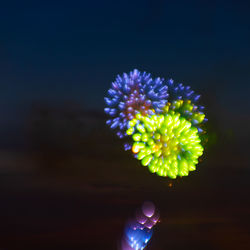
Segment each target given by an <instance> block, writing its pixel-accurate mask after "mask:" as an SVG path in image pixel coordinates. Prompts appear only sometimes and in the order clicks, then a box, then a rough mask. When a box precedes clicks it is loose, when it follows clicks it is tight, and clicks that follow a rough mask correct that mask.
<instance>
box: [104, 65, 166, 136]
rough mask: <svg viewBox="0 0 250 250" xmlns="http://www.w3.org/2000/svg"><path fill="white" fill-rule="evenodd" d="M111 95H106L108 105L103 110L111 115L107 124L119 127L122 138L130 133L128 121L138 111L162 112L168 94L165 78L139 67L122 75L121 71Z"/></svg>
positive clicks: (110, 92)
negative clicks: (152, 75)
mask: <svg viewBox="0 0 250 250" xmlns="http://www.w3.org/2000/svg"><path fill="white" fill-rule="evenodd" d="M108 95H109V97H105V98H104V100H105V102H106V105H107V107H106V108H105V109H104V111H105V112H106V113H107V114H108V115H109V116H110V117H111V119H109V120H108V121H107V124H108V125H110V128H111V129H118V132H117V135H118V136H119V137H120V138H123V137H124V136H127V134H126V129H127V124H128V121H129V120H132V119H133V118H134V117H135V115H136V114H137V113H141V114H142V115H144V116H147V115H150V114H153V113H154V112H155V113H161V112H162V108H163V107H164V106H165V105H166V103H167V97H168V93H167V86H166V85H163V79H161V78H156V79H152V78H151V75H150V74H148V73H146V72H143V73H141V72H139V71H138V70H136V69H135V70H134V71H131V72H130V73H129V74H126V73H124V74H123V76H122V77H121V76H119V75H118V76H117V78H116V80H115V82H113V83H112V87H111V89H109V90H108Z"/></svg>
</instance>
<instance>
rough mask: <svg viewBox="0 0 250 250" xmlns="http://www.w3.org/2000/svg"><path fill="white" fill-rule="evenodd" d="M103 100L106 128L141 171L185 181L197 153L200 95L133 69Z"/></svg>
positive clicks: (199, 151)
mask: <svg viewBox="0 0 250 250" xmlns="http://www.w3.org/2000/svg"><path fill="white" fill-rule="evenodd" d="M108 95H109V97H106V98H105V102H106V105H107V107H106V108H105V112H106V113H107V114H108V115H109V117H110V118H109V120H108V121H107V124H108V125H109V126H110V128H111V129H114V130H116V134H117V135H118V136H119V137H120V138H125V139H126V142H125V144H124V146H125V149H126V150H131V151H132V153H133V154H134V156H135V157H136V158H137V159H138V160H140V161H141V164H142V165H143V166H148V168H149V170H150V171H151V172H152V173H157V174H158V175H159V176H165V177H167V176H168V177H170V178H176V177H177V176H187V175H188V173H189V171H193V170H195V169H196V165H197V163H198V159H199V157H200V156H201V155H202V154H203V147H202V141H201V140H202V139H201V137H200V135H201V134H202V133H204V127H203V124H204V122H206V121H207V119H206V118H205V114H204V113H203V110H204V107H203V106H201V105H198V104H197V102H198V100H199V99H200V95H197V94H195V93H194V91H193V90H191V88H190V87H189V86H184V85H183V84H174V82H173V80H172V79H170V80H167V81H165V80H164V79H162V78H156V79H153V78H152V77H151V75H150V74H148V73H146V72H143V73H141V72H139V71H138V70H134V71H131V72H130V73H129V74H126V73H124V74H123V76H122V77H121V76H119V75H118V76H117V78H116V81H115V82H113V83H112V87H111V89H110V90H109V91H108Z"/></svg>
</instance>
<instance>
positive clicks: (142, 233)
mask: <svg viewBox="0 0 250 250" xmlns="http://www.w3.org/2000/svg"><path fill="white" fill-rule="evenodd" d="M158 221H159V212H158V211H156V208H155V206H154V204H153V203H152V202H148V201H146V202H144V203H143V205H142V207H141V208H140V209H138V210H137V212H136V213H135V216H134V218H132V219H130V220H129V221H128V223H127V224H126V226H125V230H124V235H123V238H122V241H121V249H122V250H132V249H135V250H142V249H144V248H145V247H146V246H147V245H148V243H149V241H150V239H151V237H152V235H153V227H154V226H155V225H156V224H157V222H158Z"/></svg>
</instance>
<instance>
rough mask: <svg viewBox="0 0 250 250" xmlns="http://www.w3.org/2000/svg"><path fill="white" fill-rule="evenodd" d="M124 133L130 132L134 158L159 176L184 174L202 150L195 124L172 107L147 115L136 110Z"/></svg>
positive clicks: (193, 168)
mask: <svg viewBox="0 0 250 250" xmlns="http://www.w3.org/2000/svg"><path fill="white" fill-rule="evenodd" d="M127 134H128V135H132V138H133V141H134V143H133V147H132V152H133V153H134V154H136V157H137V159H138V160H141V163H142V165H143V166H148V168H149V170H150V171H151V172H152V173H157V174H158V175H160V176H168V177H170V178H176V177H177V176H187V175H188V173H189V171H193V170H195V169H196V167H195V166H196V164H197V163H198V158H199V157H200V156H201V155H202V153H203V147H202V146H201V143H200V142H201V141H200V138H199V134H198V130H197V128H196V127H194V126H192V123H191V122H190V121H188V120H186V119H185V118H183V117H181V116H180V114H179V113H177V112H174V111H172V110H170V111H169V112H168V113H167V114H164V115H163V114H162V115H152V116H151V117H146V116H142V115H140V114H137V115H136V118H135V119H133V120H131V121H130V122H129V129H128V130H127Z"/></svg>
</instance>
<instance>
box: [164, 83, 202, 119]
mask: <svg viewBox="0 0 250 250" xmlns="http://www.w3.org/2000/svg"><path fill="white" fill-rule="evenodd" d="M165 84H166V85H167V86H168V93H169V97H168V101H169V102H170V103H174V102H175V101H178V100H183V101H191V104H192V105H193V110H192V111H190V112H189V113H190V114H182V115H183V116H184V117H186V115H187V116H191V115H192V113H199V114H203V110H204V106H201V105H198V104H197V103H198V101H199V99H200V97H201V96H200V95H197V94H196V93H195V92H194V91H193V90H192V89H191V87H190V86H184V85H183V84H182V83H179V84H177V83H174V80H173V79H169V80H167V81H165ZM206 121H207V118H205V119H204V120H203V122H206Z"/></svg>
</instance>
